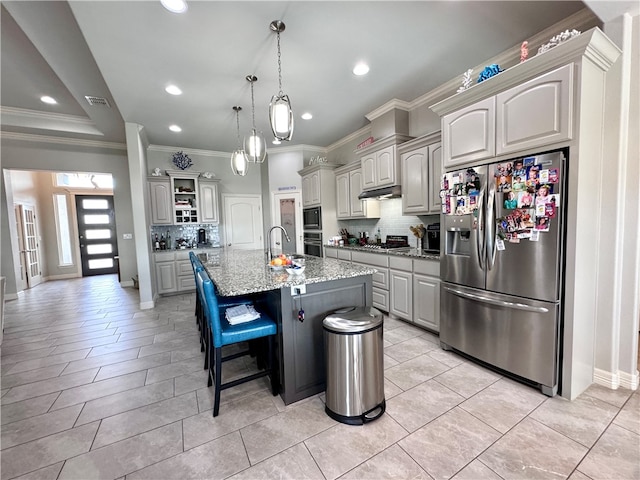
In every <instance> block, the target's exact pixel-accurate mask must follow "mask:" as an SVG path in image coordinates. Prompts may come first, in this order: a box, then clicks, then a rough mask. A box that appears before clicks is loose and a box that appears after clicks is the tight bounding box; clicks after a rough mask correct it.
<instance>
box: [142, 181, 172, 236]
mask: <svg viewBox="0 0 640 480" xmlns="http://www.w3.org/2000/svg"><path fill="white" fill-rule="evenodd" d="M147 185H148V187H149V202H150V206H151V225H172V224H173V200H172V195H171V180H170V179H169V177H149V179H148V183H147Z"/></svg>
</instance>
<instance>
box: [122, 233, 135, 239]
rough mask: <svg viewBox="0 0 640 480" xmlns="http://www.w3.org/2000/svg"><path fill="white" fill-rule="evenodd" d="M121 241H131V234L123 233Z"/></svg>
mask: <svg viewBox="0 0 640 480" xmlns="http://www.w3.org/2000/svg"><path fill="white" fill-rule="evenodd" d="M122 239H123V240H131V239H133V233H123V234H122Z"/></svg>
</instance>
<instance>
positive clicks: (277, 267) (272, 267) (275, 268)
mask: <svg viewBox="0 0 640 480" xmlns="http://www.w3.org/2000/svg"><path fill="white" fill-rule="evenodd" d="M283 268H284V267H283V266H282V265H271V264H269V270H273V271H274V272H275V271H278V270H282V269H283Z"/></svg>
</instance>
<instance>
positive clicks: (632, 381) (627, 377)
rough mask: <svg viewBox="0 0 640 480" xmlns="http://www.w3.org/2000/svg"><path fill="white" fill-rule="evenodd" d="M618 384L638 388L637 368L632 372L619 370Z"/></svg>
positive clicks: (633, 388)
mask: <svg viewBox="0 0 640 480" xmlns="http://www.w3.org/2000/svg"><path fill="white" fill-rule="evenodd" d="M619 375H620V386H621V387H623V388H628V389H629V390H637V389H638V380H639V378H638V370H636V371H635V372H634V373H633V374H631V373H627V372H620V373H619Z"/></svg>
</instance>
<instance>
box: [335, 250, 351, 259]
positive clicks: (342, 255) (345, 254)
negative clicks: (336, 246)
mask: <svg viewBox="0 0 640 480" xmlns="http://www.w3.org/2000/svg"><path fill="white" fill-rule="evenodd" d="M338 259H339V260H349V261H351V252H350V251H349V250H338Z"/></svg>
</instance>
